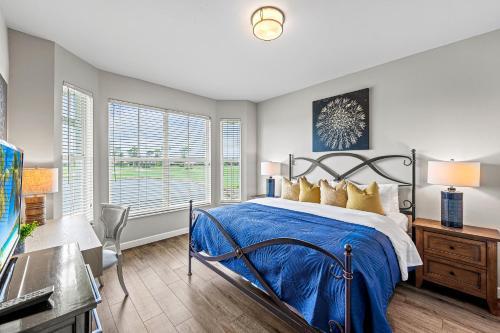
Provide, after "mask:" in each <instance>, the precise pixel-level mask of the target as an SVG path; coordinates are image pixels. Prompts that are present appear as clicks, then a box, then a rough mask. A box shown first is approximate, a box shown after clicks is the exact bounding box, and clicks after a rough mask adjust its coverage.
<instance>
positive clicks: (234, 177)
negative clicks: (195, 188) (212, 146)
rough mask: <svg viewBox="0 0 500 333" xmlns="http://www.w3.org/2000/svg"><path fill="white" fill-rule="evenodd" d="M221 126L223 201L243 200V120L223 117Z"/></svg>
mask: <svg viewBox="0 0 500 333" xmlns="http://www.w3.org/2000/svg"><path fill="white" fill-rule="evenodd" d="M220 128H221V147H222V149H221V150H222V152H221V159H222V161H221V162H222V163H221V164H222V168H221V169H222V177H221V179H222V184H221V189H222V193H221V200H222V201H240V200H241V120H239V119H223V120H221V122H220Z"/></svg>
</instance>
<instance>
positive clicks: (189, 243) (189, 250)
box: [188, 200, 193, 276]
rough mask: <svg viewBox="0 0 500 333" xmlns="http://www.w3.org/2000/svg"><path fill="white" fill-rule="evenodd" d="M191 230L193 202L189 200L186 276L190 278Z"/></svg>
mask: <svg viewBox="0 0 500 333" xmlns="http://www.w3.org/2000/svg"><path fill="white" fill-rule="evenodd" d="M192 228H193V200H189V230H188V255H189V261H188V276H191V275H192V273H191V260H192V258H193V256H192V255H191V229H192Z"/></svg>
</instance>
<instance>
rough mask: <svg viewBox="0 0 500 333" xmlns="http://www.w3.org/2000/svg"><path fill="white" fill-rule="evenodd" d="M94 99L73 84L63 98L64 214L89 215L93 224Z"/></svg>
mask: <svg viewBox="0 0 500 333" xmlns="http://www.w3.org/2000/svg"><path fill="white" fill-rule="evenodd" d="M93 103H94V102H93V98H92V95H91V94H90V93H87V92H84V91H82V90H80V89H78V88H75V87H73V86H72V85H70V84H67V83H64V84H63V96H62V165H63V166H62V169H63V170H62V198H63V215H65V216H66V215H74V214H85V216H86V217H87V219H89V220H90V221H92V220H93V219H94V213H93V209H92V203H93V147H92V145H93V139H92V135H93V134H92V133H93V131H92V122H93Z"/></svg>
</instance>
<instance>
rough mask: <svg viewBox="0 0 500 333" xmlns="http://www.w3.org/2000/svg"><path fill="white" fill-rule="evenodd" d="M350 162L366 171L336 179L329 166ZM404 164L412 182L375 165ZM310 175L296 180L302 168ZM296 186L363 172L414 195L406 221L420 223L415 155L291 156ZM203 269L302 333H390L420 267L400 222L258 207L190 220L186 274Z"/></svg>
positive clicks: (286, 203)
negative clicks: (393, 312) (392, 314)
mask: <svg viewBox="0 0 500 333" xmlns="http://www.w3.org/2000/svg"><path fill="white" fill-rule="evenodd" d="M338 156H343V157H345V156H348V157H352V158H354V159H357V160H359V161H360V163H359V164H358V165H356V166H354V167H353V168H351V169H350V170H348V171H347V172H345V173H342V174H339V173H337V172H335V171H334V170H333V169H331V168H329V167H328V166H326V165H325V163H324V161H325V160H326V159H330V158H335V157H338ZM396 158H399V159H403V161H404V165H405V166H411V170H412V172H411V174H412V181H411V182H404V181H400V180H398V179H396V178H394V177H391V176H389V175H387V174H386V173H384V172H382V171H381V170H380V169H379V168H378V167H377V166H376V164H375V163H376V162H377V161H380V160H386V159H396ZM300 159H302V160H304V161H308V162H310V163H311V166H310V167H309V168H308V169H307V170H306V171H305V172H303V173H301V174H298V175H295V176H294V175H293V168H292V166H293V165H294V163H295V161H296V160H300ZM289 166H290V168H289V176H290V178H296V177H299V176H302V175H306V174H308V173H310V172H312V171H313V170H314V169H315V168H320V169H323V170H324V171H326V172H327V173H328V174H329V175H331V176H333V177H334V180H336V181H338V180H341V179H347V178H350V176H352V175H353V174H355V173H356V172H358V171H359V170H361V169H363V168H369V169H371V170H372V171H374V172H375V173H376V174H378V175H379V176H381V177H383V178H385V179H388V180H390V181H392V182H395V183H397V184H398V185H400V186H402V187H409V188H410V189H411V196H410V199H407V200H403V207H402V208H401V212H403V213H406V214H409V215H410V216H412V217H413V218H414V217H415V204H414V202H415V151H414V150H413V151H412V154H411V156H405V155H384V156H379V157H375V158H371V159H367V158H364V157H362V156H360V155H357V154H352V153H330V154H327V155H323V156H321V157H320V158H318V159H310V158H306V157H303V158H301V157H298V158H295V157H293V155H290V164H289ZM193 258H194V259H197V260H199V261H200V262H201V263H203V264H205V265H206V266H207V267H209V268H210V269H211V270H213V271H215V272H216V273H218V274H219V275H221V276H222V277H223V278H225V279H226V280H228V281H229V282H230V283H232V284H233V285H235V286H236V287H238V288H239V289H240V290H241V291H243V292H244V293H245V294H246V295H247V296H249V297H251V298H252V299H254V300H255V301H257V302H258V303H259V304H261V305H262V306H264V307H265V308H267V309H268V310H269V311H271V312H272V313H274V314H275V315H276V316H278V317H279V318H281V319H282V320H284V321H286V322H287V323H288V325H289V326H290V327H292V328H293V329H295V330H296V331H300V332H318V331H326V332H328V331H330V332H391V328H390V325H389V323H388V321H387V318H386V310H387V306H388V304H389V301H390V298H391V296H392V294H393V291H394V288H395V286H396V284H397V283H399V282H400V281H401V280H406V279H407V278H408V269H409V267H414V266H417V265H420V264H421V260H420V257H419V255H418V252H417V250H416V248H415V246H414V244H413V242H412V240H411V238H410V237H409V236H408V234H407V233H406V230H405V228H404V223H402V222H401V216H399V217H398V216H397V214H396V215H387V216H383V215H378V214H375V213H368V212H361V211H354V210H351V209H346V208H338V207H334V206H327V205H320V204H315V203H305V202H296V201H290V200H284V199H279V198H261V199H255V200H251V201H247V202H244V203H241V204H235V205H227V206H223V207H217V208H214V209H211V210H209V211H205V210H203V209H200V208H193V206H192V203H191V204H190V214H189V267H188V274H189V275H190V274H191V260H192V259H193ZM212 262H219V263H221V264H222V265H223V266H225V267H226V268H228V269H230V270H231V271H233V272H235V273H237V274H239V275H240V276H241V277H243V278H244V279H245V280H248V281H249V282H251V284H242V283H240V282H239V281H237V280H235V279H233V278H232V277H231V276H229V275H228V274H226V273H225V272H224V271H223V270H221V269H219V268H217V267H216V266H215V265H213V264H212ZM259 291H264V293H262V292H259Z"/></svg>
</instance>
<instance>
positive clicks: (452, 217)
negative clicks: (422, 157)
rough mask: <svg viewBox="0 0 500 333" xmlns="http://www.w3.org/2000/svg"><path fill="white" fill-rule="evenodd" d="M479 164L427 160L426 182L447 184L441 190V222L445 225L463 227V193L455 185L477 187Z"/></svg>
mask: <svg viewBox="0 0 500 333" xmlns="http://www.w3.org/2000/svg"><path fill="white" fill-rule="evenodd" d="M480 171H481V164H480V163H479V162H455V161H454V160H451V161H449V162H439V161H429V164H428V174H427V182H428V183H429V184H436V185H448V186H449V188H448V190H447V191H441V224H442V225H443V226H445V227H454V228H462V227H463V195H464V194H463V193H462V192H458V191H457V190H456V189H455V186H459V187H478V186H479V179H480Z"/></svg>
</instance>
